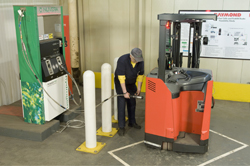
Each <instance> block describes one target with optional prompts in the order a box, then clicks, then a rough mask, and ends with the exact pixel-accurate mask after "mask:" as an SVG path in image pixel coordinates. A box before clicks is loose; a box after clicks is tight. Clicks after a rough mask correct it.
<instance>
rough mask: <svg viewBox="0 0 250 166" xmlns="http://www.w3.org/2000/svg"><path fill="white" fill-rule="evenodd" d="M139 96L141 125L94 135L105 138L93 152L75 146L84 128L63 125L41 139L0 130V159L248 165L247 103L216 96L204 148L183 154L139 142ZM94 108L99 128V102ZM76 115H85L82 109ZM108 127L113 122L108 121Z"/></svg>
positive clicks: (58, 162)
mask: <svg viewBox="0 0 250 166" xmlns="http://www.w3.org/2000/svg"><path fill="white" fill-rule="evenodd" d="M75 95H77V94H75ZM142 95H143V96H144V95H145V94H142ZM100 97H101V90H100V89H96V98H97V99H96V103H100V102H101V99H100ZM144 102H145V100H137V110H136V119H137V123H138V124H140V125H142V129H141V130H136V129H134V128H129V127H126V134H125V136H123V137H120V136H119V135H118V134H116V135H115V136H114V137H112V138H109V137H103V136H97V141H98V142H104V143H106V146H105V147H104V148H103V149H102V150H101V151H100V152H99V153H98V154H89V153H84V152H78V151H76V150H75V149H76V148H77V147H78V146H79V145H80V144H82V143H83V142H84V141H85V128H81V129H73V128H67V129H66V130H64V131H63V132H62V133H54V134H52V135H51V136H50V137H48V138H47V139H45V140H44V141H43V142H36V141H29V140H22V139H17V138H10V137H4V136H0V165H126V164H127V165H250V157H249V156H250V147H249V146H247V145H250V130H249V127H250V124H249V118H250V104H249V103H241V102H232V101H220V100H216V103H215V107H214V109H212V112H211V125H210V129H211V131H210V138H209V150H208V152H207V153H205V154H188V153H176V152H172V151H166V150H159V149H151V148H148V147H147V146H145V145H144V143H142V141H143V139H144V126H145V125H144V120H145V119H144V115H145V112H144V110H145V103H144ZM96 112H97V115H96V117H97V129H98V128H100V127H101V107H98V108H97V110H96ZM76 119H80V120H84V116H83V114H81V115H79V116H78V117H77V118H76ZM113 127H115V128H116V127H118V126H117V124H113ZM133 144H134V145H133ZM121 147H122V148H121ZM118 148H121V149H118Z"/></svg>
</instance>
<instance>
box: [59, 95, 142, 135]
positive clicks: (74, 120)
mask: <svg viewBox="0 0 250 166" xmlns="http://www.w3.org/2000/svg"><path fill="white" fill-rule="evenodd" d="M117 96H124V95H123V94H117V95H113V96H110V97H109V98H107V99H105V100H103V101H102V102H101V103H99V104H97V105H96V108H97V107H98V106H100V105H101V104H103V103H105V102H106V101H108V100H109V99H112V98H114V97H117ZM129 97H130V98H135V99H143V96H137V95H130V96H129ZM69 111H70V110H69ZM70 112H74V113H81V112H84V110H80V111H70ZM76 122H79V124H76V125H71V123H76ZM60 126H61V127H63V128H62V129H61V130H60V131H56V132H57V133H62V132H63V131H64V130H65V129H66V128H67V127H69V128H76V129H79V128H83V127H84V121H83V120H77V119H73V120H69V121H67V122H66V125H60Z"/></svg>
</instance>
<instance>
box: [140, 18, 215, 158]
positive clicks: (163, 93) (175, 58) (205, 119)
mask: <svg viewBox="0 0 250 166" xmlns="http://www.w3.org/2000/svg"><path fill="white" fill-rule="evenodd" d="M216 19H217V17H216V15H213V14H189V15H187V14H166V13H164V14H159V15H158V20H159V21H160V24H159V25H160V38H159V59H158V67H157V68H154V69H153V70H152V71H151V72H150V73H149V74H148V75H147V77H146V101H145V102H146V103H145V141H144V143H145V144H146V145H148V146H153V147H158V148H161V149H167V150H172V151H178V152H193V153H205V152H207V150H208V140H209V127H210V112H211V105H212V87H213V78H212V71H211V70H206V69H199V56H200V42H201V38H202V36H201V28H202V22H204V21H205V20H216ZM182 22H186V23H189V24H191V25H190V27H192V29H193V36H191V35H190V36H191V37H192V38H193V47H190V40H189V43H188V47H189V48H190V49H192V53H190V49H189V50H188V67H192V68H182V54H181V53H180V35H181V34H180V33H181V23H182Z"/></svg>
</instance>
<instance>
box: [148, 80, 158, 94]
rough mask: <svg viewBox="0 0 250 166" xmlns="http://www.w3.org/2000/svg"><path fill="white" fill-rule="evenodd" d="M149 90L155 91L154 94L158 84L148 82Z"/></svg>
mask: <svg viewBox="0 0 250 166" xmlns="http://www.w3.org/2000/svg"><path fill="white" fill-rule="evenodd" d="M148 89H149V90H151V91H153V92H155V90H156V83H154V82H152V81H150V80H148Z"/></svg>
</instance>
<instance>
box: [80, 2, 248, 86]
mask: <svg viewBox="0 0 250 166" xmlns="http://www.w3.org/2000/svg"><path fill="white" fill-rule="evenodd" d="M81 2H82V3H81V4H80V5H82V6H81V8H82V10H81V11H79V14H80V16H79V18H81V20H79V24H80V25H79V26H82V27H83V29H82V31H83V33H82V35H80V40H81V38H82V39H83V40H84V42H82V43H83V44H80V47H84V51H82V52H81V54H84V56H83V57H84V58H82V59H81V64H82V71H85V70H93V71H95V72H100V70H101V65H102V64H103V63H105V62H106V63H110V64H111V65H112V66H113V59H114V58H115V57H118V56H121V55H122V54H125V53H128V52H129V51H130V50H131V49H132V48H133V47H140V48H142V50H143V53H144V57H145V74H147V73H149V71H150V70H151V69H152V68H154V67H156V66H157V58H158V42H159V21H158V20H157V14H160V13H178V11H179V10H208V9H209V10H249V9H250V0H239V1H235V0H83V1H81ZM186 64H187V58H184V62H183V67H186V66H187V65H186ZM249 65H250V61H249V60H232V59H214V58H201V64H200V68H206V69H211V70H212V71H213V76H214V80H215V81H218V82H229V83H243V84H245V83H247V82H250V73H249V72H248V70H247V67H248V66H249Z"/></svg>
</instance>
